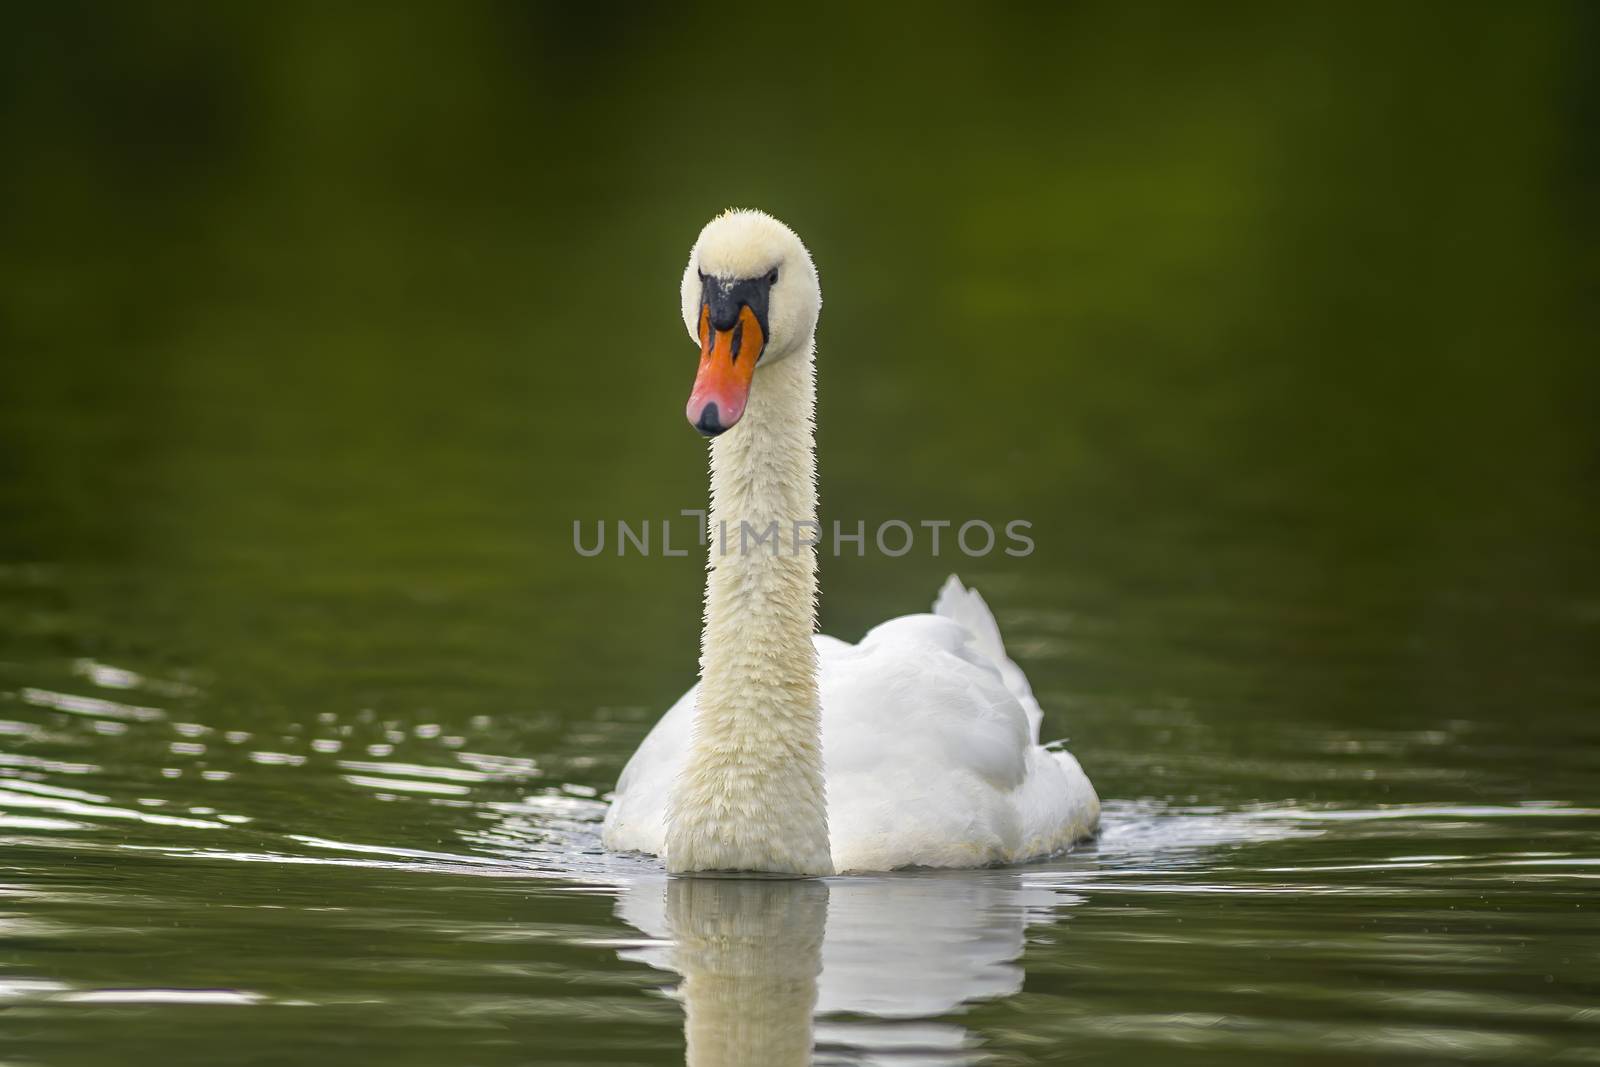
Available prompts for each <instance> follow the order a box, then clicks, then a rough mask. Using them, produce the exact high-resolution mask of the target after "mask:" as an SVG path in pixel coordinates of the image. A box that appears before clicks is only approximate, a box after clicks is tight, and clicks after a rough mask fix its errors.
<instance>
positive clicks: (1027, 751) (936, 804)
mask: <svg viewBox="0 0 1600 1067" xmlns="http://www.w3.org/2000/svg"><path fill="white" fill-rule="evenodd" d="M813 640H814V642H815V645H816V649H817V654H818V658H819V660H820V661H821V685H820V690H821V698H822V749H823V776H824V780H825V782H826V789H827V806H828V831H829V843H830V846H831V850H832V856H833V865H834V868H835V869H836V870H838V871H886V870H893V869H895V868H897V867H912V866H920V867H980V866H984V865H986V864H991V863H1010V862H1017V861H1020V860H1026V859H1032V858H1035V857H1038V856H1044V855H1048V854H1050V853H1052V852H1058V851H1060V850H1062V849H1064V848H1066V847H1068V846H1069V845H1071V844H1073V843H1074V842H1076V841H1079V840H1081V839H1083V838H1085V837H1087V836H1089V835H1090V834H1091V833H1093V832H1094V830H1095V828H1096V826H1098V824H1099V820H1100V801H1099V799H1098V798H1097V797H1096V796H1095V791H1094V787H1093V786H1091V785H1090V784H1089V779H1088V778H1087V777H1086V776H1085V775H1084V773H1083V770H1082V769H1081V768H1080V767H1079V766H1078V761H1077V760H1076V759H1074V758H1073V757H1072V755H1071V754H1070V753H1068V752H1049V751H1046V750H1045V749H1043V748H1041V747H1040V746H1039V734H1038V724H1039V719H1040V711H1039V705H1038V702H1037V701H1035V700H1034V698H1033V694H1032V692H1031V691H1030V690H1029V688H1028V682H1027V679H1026V678H1025V677H1023V674H1022V671H1021V670H1020V669H1019V668H1018V667H1017V666H1016V664H1014V663H1012V662H1011V660H1010V659H1008V658H1007V657H1006V654H1005V649H1004V648H1003V647H1002V646H1001V645H1000V637H999V628H998V627H997V626H996V625H995V622H994V616H993V615H991V614H990V613H989V609H988V607H987V605H985V604H984V602H983V598H982V597H980V596H979V595H978V593H977V592H976V591H975V590H971V589H966V588H964V587H963V586H962V585H961V583H960V581H959V580H957V579H956V578H955V576H953V575H952V576H951V578H950V580H949V581H948V582H946V583H945V587H944V589H943V590H942V591H941V592H940V594H939V600H938V602H937V604H936V605H935V614H932V615H905V616H902V617H900V618H897V619H890V620H889V621H888V622H885V623H883V624H881V625H880V626H878V627H876V628H875V629H873V630H872V631H871V632H870V633H868V634H867V635H866V637H864V638H862V640H861V642H860V643H859V644H854V645H852V644H849V643H848V642H845V641H839V640H836V639H834V638H832V637H827V636H823V635H820V634H819V635H817V636H816V637H815V638H813ZM699 689H700V687H699V686H698V685H696V686H695V687H694V688H692V689H690V690H689V691H688V692H687V693H685V694H684V695H683V697H682V698H681V699H679V701H678V702H677V703H676V704H674V705H673V706H672V708H671V710H669V711H668V712H667V713H666V715H664V716H663V717H662V719H661V721H660V722H658V723H657V724H656V727H655V729H653V730H652V731H651V732H650V735H649V736H648V737H646V738H645V740H644V742H643V744H641V745H640V746H639V750H638V751H637V752H636V753H634V756H633V759H631V760H630V761H629V762H628V766H627V768H626V769H625V770H624V771H623V772H622V778H621V779H620V780H619V781H618V782H617V791H616V798H615V799H614V800H613V801H612V806H611V810H610V811H609V812H608V813H607V814H606V822H605V843H606V846H607V847H608V848H612V849H616V850H619V851H638V852H648V853H652V854H660V853H661V852H662V850H663V848H664V847H665V844H666V812H667V804H668V799H669V797H670V796H671V793H672V789H673V786H674V783H675V782H676V780H677V777H678V773H679V771H680V770H681V769H682V767H683V764H684V762H685V759H686V757H687V755H688V751H689V746H690V738H691V734H692V727H693V722H694V712H695V704H696V700H697V697H698V694H699Z"/></svg>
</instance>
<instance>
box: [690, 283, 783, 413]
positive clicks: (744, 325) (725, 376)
mask: <svg viewBox="0 0 1600 1067" xmlns="http://www.w3.org/2000/svg"><path fill="white" fill-rule="evenodd" d="M766 344H767V339H766V337H765V335H764V334H763V333H762V330H761V322H760V320H758V319H757V318H756V314H755V312H754V311H751V310H750V308H749V307H748V306H741V307H740V308H739V317H738V320H737V321H736V322H735V323H734V325H733V329H731V330H718V329H716V328H715V327H713V326H712V325H711V305H710V304H709V303H706V304H702V305H701V306H700V372H699V373H698V374H696V375H695V379H694V390H693V391H692V392H691V393H690V394H689V405H688V408H687V409H686V411H685V413H686V414H687V415H688V416H689V425H691V426H693V427H694V428H695V429H697V430H699V431H700V432H701V433H703V434H705V435H706V436H707V437H715V436H717V435H718V434H719V433H723V432H725V431H727V430H731V429H733V424H734V423H736V422H738V421H739V416H741V415H743V414H744V407H745V403H746V401H748V400H749V399H750V379H751V378H753V377H754V376H755V373H756V360H758V359H760V358H761V351H762V349H763V348H765V347H766Z"/></svg>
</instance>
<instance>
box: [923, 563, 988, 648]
mask: <svg viewBox="0 0 1600 1067" xmlns="http://www.w3.org/2000/svg"><path fill="white" fill-rule="evenodd" d="M933 613H934V614H935V615H943V616H944V617H945V618H947V619H954V620H955V621H956V622H959V623H960V624H961V625H962V626H965V627H966V628H967V629H968V630H970V631H971V632H972V636H973V637H975V638H977V642H978V648H979V649H981V650H982V651H983V653H984V654H985V655H987V656H991V657H993V658H994V659H995V660H996V661H997V662H1004V661H1005V659H1006V646H1005V642H1003V641H1001V640H1000V624H999V623H997V622H995V621H994V612H992V611H990V610H989V605H988V604H986V603H984V600H983V597H982V596H981V595H980V594H979V593H978V591H977V590H976V589H968V588H967V587H966V586H964V585H962V584H961V579H960V578H958V577H956V576H955V575H953V574H952V575H951V576H950V577H949V578H947V579H945V583H944V586H943V587H942V588H941V589H940V590H939V596H938V599H936V600H934V602H933Z"/></svg>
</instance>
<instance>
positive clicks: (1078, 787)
mask: <svg viewBox="0 0 1600 1067" xmlns="http://www.w3.org/2000/svg"><path fill="white" fill-rule="evenodd" d="M708 277H709V278H716V279H721V280H722V281H723V282H735V283H741V284H743V285H745V286H746V289H745V290H743V291H749V290H748V286H749V284H750V283H751V282H752V281H754V280H757V279H770V280H771V285H770V290H769V291H768V294H767V297H766V299H767V301H768V306H767V307H766V308H765V312H764V313H765V317H766V321H765V322H764V323H760V326H761V327H762V329H761V331H760V332H761V334H764V335H765V336H764V347H763V348H762V349H761V351H760V352H758V353H757V354H756V356H755V358H756V360H757V362H756V363H755V369H754V372H753V374H754V377H753V380H752V381H751V382H750V384H749V386H748V399H747V403H746V404H745V406H744V407H743V418H742V421H739V423H738V425H737V426H734V427H733V428H732V429H730V430H726V432H721V433H720V436H717V437H716V438H715V440H714V441H713V442H712V446H711V512H710V522H709V528H710V530H711V531H713V533H712V537H711V542H712V543H711V548H710V558H709V561H708V568H709V572H710V573H709V574H708V576H707V581H706V609H705V630H704V633H703V637H702V642H701V659H700V670H701V680H700V682H699V683H697V684H696V685H695V687H694V688H692V689H690V690H689V692H688V693H686V694H684V696H683V698H682V699H680V700H679V701H678V702H677V703H676V704H675V705H673V707H672V708H671V710H669V711H668V712H667V714H666V715H665V716H663V717H662V719H661V721H660V722H659V723H657V724H656V727H655V729H653V730H652V731H651V732H650V735H649V736H648V737H646V738H645V740H644V742H643V743H642V744H641V745H640V746H639V750H638V751H637V752H636V753H635V754H634V756H633V759H632V760H630V761H629V763H628V766H627V768H626V769H625V770H624V771H623V773H622V777H621V779H620V780H619V781H618V783H617V789H616V793H615V796H614V799H613V801H612V805H611V809H610V810H609V811H608V812H607V814H606V820H605V827H604V831H603V841H604V843H605V845H606V847H607V848H610V849H613V850H617V851H638V852H646V853H651V854H654V855H660V856H662V857H663V858H664V859H665V860H666V864H667V867H668V869H669V870H672V871H679V872H681V871H708V870H738V871H771V872H785V873H794V874H831V873H833V872H835V871H875V870H891V869H894V868H898V867H910V866H927V867H976V866H983V865H987V864H993V863H1008V862H1016V861H1020V860H1026V859H1031V858H1035V857H1038V856H1043V855H1048V854H1049V853H1052V852H1057V851H1060V850H1061V849H1064V848H1066V847H1067V846H1069V845H1071V844H1072V843H1073V842H1075V841H1078V840H1080V839H1082V838H1085V837H1087V836H1089V835H1090V834H1092V833H1093V832H1094V830H1095V829H1096V827H1097V826H1098V823H1099V816H1100V803H1099V800H1098V798H1097V797H1096V796H1095V792H1094V788H1093V787H1092V786H1091V785H1090V784H1089V780H1088V778H1087V777H1086V776H1085V775H1084V773H1083V771H1082V769H1081V768H1079V766H1078V763H1077V761H1076V760H1075V759H1073V757H1072V756H1071V755H1070V754H1068V753H1066V752H1052V751H1046V750H1045V749H1043V748H1041V747H1040V745H1039V723H1040V719H1041V714H1040V710H1039V705H1038V702H1037V701H1036V700H1035V699H1034V697H1033V693H1032V691H1031V689H1030V688H1029V686H1028V682H1027V679H1026V678H1025V677H1024V676H1023V674H1022V671H1021V670H1020V669H1019V668H1018V667H1017V665H1016V664H1015V663H1013V662H1012V661H1011V660H1010V659H1009V658H1007V656H1006V653H1005V646H1004V645H1003V643H1002V641H1001V638H1000V630H999V627H998V626H997V625H996V624H995V620H994V616H993V615H992V614H990V612H989V608H988V606H987V605H986V604H985V603H984V602H983V598H982V597H980V596H979V595H978V594H977V592H976V591H974V590H970V589H967V588H965V587H964V586H962V584H961V582H960V581H959V580H958V579H956V578H955V576H953V575H952V576H951V578H950V580H949V581H948V582H947V583H946V584H945V586H944V588H943V589H942V590H941V591H940V593H939V597H938V601H937V602H936V604H935V605H934V612H933V613H932V614H925V615H907V616H903V617H901V618H897V619H891V620H890V621H888V622H886V623H883V624H882V625H880V626H878V627H876V628H875V629H873V630H872V631H871V632H870V633H868V634H867V635H866V637H864V638H863V639H862V640H861V642H860V643H859V644H855V645H851V644H848V643H846V642H843V641H838V640H835V639H833V638H829V637H823V636H817V635H815V634H814V630H815V601H816V554H815V549H814V547H813V545H812V543H810V538H812V537H814V533H813V532H812V531H814V529H815V526H814V523H815V518H816V490H815V477H816V461H815V431H814V424H813V413H814V407H815V377H814V373H815V371H814V368H815V363H814V342H813V333H814V330H815V328H816V322H817V315H818V311H819V309H820V307H821V302H822V298H821V290H820V288H819V287H818V284H817V278H816V272H815V269H814V267H813V266H812V263H811V257H810V254H809V253H808V252H807V251H806V249H805V247H804V245H802V244H801V243H800V241H799V239H798V238H797V237H795V235H794V234H793V232H792V231H790V230H789V228H788V227H786V226H784V225H783V224H782V223H780V222H778V221H777V220H775V219H773V218H771V217H770V216H767V215H764V214H762V213H760V212H752V211H737V212H729V213H727V214H724V215H722V216H719V217H718V218H716V219H713V220H712V221H711V222H710V223H709V224H707V226H706V227H705V229H704V230H702V231H701V234H700V238H699V240H698V241H697V242H696V243H695V247H694V249H693V251H692V252H691V253H690V257H689V263H688V266H687V268H686V269H685V271H684V278H683V285H682V296H683V308H682V310H683V318H684V325H685V326H686V327H687V328H688V330H689V333H690V336H691V337H699V339H700V341H701V344H702V364H701V367H702V370H701V373H702V375H705V374H707V373H708V371H707V368H708V367H710V366H712V364H713V363H714V361H715V359H716V356H717V353H719V352H720V353H724V354H725V353H727V352H730V351H732V349H731V348H730V347H729V346H728V345H726V344H723V345H722V347H720V348H718V347H717V344H715V343H713V342H714V341H716V340H717V338H716V337H713V335H712V333H711V332H710V330H711V326H710V321H711V320H710V318H709V312H710V308H709V305H708V306H706V307H705V308H702V303H701V301H702V296H701V293H702V286H703V285H708V284H710V283H707V282H705V281H704V279H706V278H708ZM717 291H719V292H720V291H727V286H726V285H722V286H721V287H720V288H719V289H718V290H717ZM754 299H756V300H757V302H758V303H759V301H760V299H761V298H760V296H759V294H758V295H757V296H756V297H755V298H754ZM747 311H748V306H747ZM741 314H746V312H741ZM748 315H749V316H754V312H753V311H749V312H748ZM747 321H749V322H752V323H754V322H755V319H754V318H753V317H747ZM720 336H721V338H722V341H726V336H727V335H725V334H724V335H720ZM751 336H758V334H757V333H756V331H755V327H754V326H752V330H751ZM723 358H724V359H726V358H727V357H726V355H724V356H723ZM745 358H747V359H748V358H750V357H749V354H748V352H747V353H746V354H745ZM731 366H732V364H729V363H726V362H725V363H724V364H723V365H722V367H721V370H720V373H722V374H723V375H724V377H723V378H722V379H720V381H721V382H722V383H723V385H722V386H721V387H722V388H727V386H726V382H728V381H732V380H733V374H732V371H731V370H730V367H731ZM744 367H745V369H746V373H750V372H749V370H748V367H749V364H748V363H746V364H744ZM711 373H718V371H717V370H716V369H713V371H712V372H711ZM735 399H736V400H737V399H738V398H735ZM695 418H696V416H695V414H693V413H691V416H690V419H691V422H693V421H695ZM774 526H775V528H776V529H777V530H779V531H782V533H781V535H780V540H779V544H778V545H777V546H775V547H776V548H777V551H776V552H771V551H768V550H767V549H766V548H757V549H755V550H750V549H749V547H748V545H747V544H744V543H742V542H741V538H740V531H741V530H743V529H745V528H746V527H748V528H750V529H752V530H756V531H764V530H767V529H768V528H769V527H774ZM724 529H726V530H728V531H732V537H731V541H732V543H731V544H730V545H727V546H724V545H723V544H722V543H721V541H722V538H721V537H720V536H719V532H720V531H722V530H724Z"/></svg>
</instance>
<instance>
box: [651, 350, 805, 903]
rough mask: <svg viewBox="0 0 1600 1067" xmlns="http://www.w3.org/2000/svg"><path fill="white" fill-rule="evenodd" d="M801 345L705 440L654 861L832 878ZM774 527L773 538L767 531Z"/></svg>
mask: <svg viewBox="0 0 1600 1067" xmlns="http://www.w3.org/2000/svg"><path fill="white" fill-rule="evenodd" d="M815 406H816V381H815V375H814V363H813V359H812V349H811V345H810V344H809V343H807V344H806V345H805V346H804V347H803V349H802V350H801V351H799V352H796V353H794V354H792V355H790V356H789V357H787V358H785V359H781V360H778V361H777V362H775V363H772V364H769V365H767V366H764V367H762V368H761V369H760V370H759V371H758V372H757V374H756V380H755V382H754V386H753V388H752V389H751V392H750V400H749V404H748V406H747V407H746V409H745V413H744V418H743V419H742V420H741V421H740V423H739V425H738V426H736V427H734V428H733V429H732V430H730V431H729V432H727V433H725V434H723V435H722V436H720V437H718V438H717V439H716V440H715V441H714V442H713V443H712V446H711V514H710V522H709V525H708V527H707V529H708V533H709V541H710V555H709V559H708V561H707V567H708V574H707V576H706V617H705V630H704V632H703V634H702V637H701V642H700V693H699V698H698V701H697V704H696V708H695V720H694V734H693V739H692V741H691V745H690V751H689V758H688V760H687V762H686V763H685V765H684V768H683V770H682V772H681V773H680V775H679V777H678V781H677V785H676V787H675V789H674V791H673V796H672V801H671V803H670V805H669V807H668V811H667V848H666V864H667V869H668V870H670V871H674V872H681V871H723V870H731V871H777V872H784V873H790V874H832V873H833V860H832V857H831V855H830V853H829V849H828V809H827V801H826V798H825V796H824V794H823V779H822V730H821V708H820V704H819V701H818V696H817V652H816V646H815V645H813V644H812V642H811V634H812V631H813V630H814V629H815V626H816V596H817V558H816V549H815V547H814V544H815V542H816V541H817V540H818V539H819V538H818V536H817V526H816V518H817V492H816V471H817V466H816V429H815V423H814V412H815ZM774 534H775V536H774Z"/></svg>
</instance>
